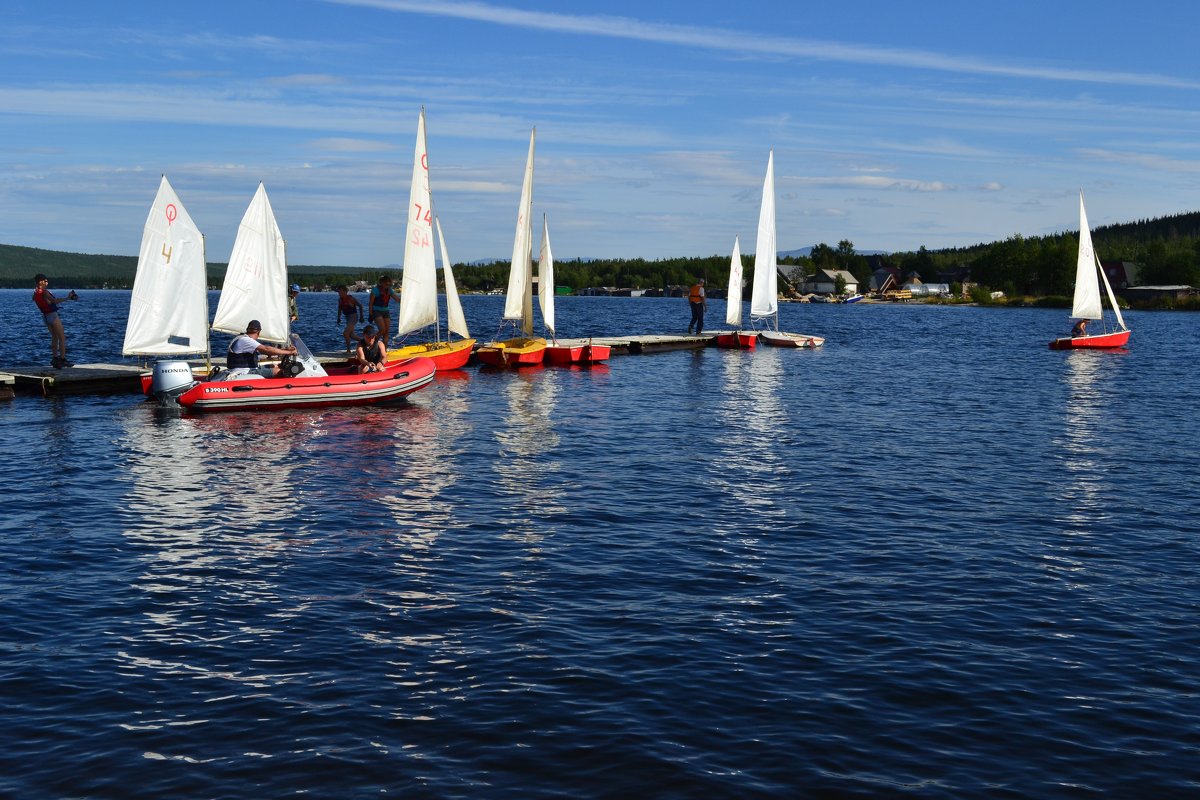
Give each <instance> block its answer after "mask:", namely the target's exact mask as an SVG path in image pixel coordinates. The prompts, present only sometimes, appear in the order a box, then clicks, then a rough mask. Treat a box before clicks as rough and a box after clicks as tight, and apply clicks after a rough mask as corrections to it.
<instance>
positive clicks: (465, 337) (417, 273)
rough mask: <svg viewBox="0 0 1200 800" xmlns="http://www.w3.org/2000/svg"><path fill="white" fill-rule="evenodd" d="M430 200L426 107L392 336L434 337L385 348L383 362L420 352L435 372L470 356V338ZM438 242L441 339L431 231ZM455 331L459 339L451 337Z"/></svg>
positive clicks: (419, 121) (415, 159)
mask: <svg viewBox="0 0 1200 800" xmlns="http://www.w3.org/2000/svg"><path fill="white" fill-rule="evenodd" d="M432 206H433V199H432V193H431V192H430V188H429V149H428V147H427V145H426V139H425V109H424V108H422V109H421V115H420V116H419V117H418V118H417V145H416V151H415V153H414V154H413V173H412V187H411V189H410V190H409V196H408V235H407V237H406V238H405V240H404V277H403V279H402V282H401V291H400V315H399V317H398V318H397V319H396V335H398V336H402V335H404V334H408V333H412V332H413V331H417V330H420V329H422V328H425V327H428V326H430V325H432V326H433V336H434V341H432V342H422V343H419V344H409V345H405V346H402V347H398V348H393V349H390V350H388V353H387V357H388V361H395V360H400V359H404V358H412V357H414V356H419V357H422V358H430V359H433V364H434V366H435V367H436V368H437V370H438V371H439V372H441V371H443V370H449V369H459V368H461V367H463V366H465V365H466V363H467V361H468V359H470V358H471V348H472V347H474V345H475V340H474V339H472V338H470V333H469V332H468V331H467V321H466V317H465V316H464V315H463V310H462V303H460V302H459V299H458V287H457V286H456V285H455V283H454V271H453V270H452V269H451V267H450V257H449V255H448V253H447V251H446V237H445V236H443V235H442V225H441V222H439V221H438V220H437V219H436V218H435V217H434V216H433V208H432ZM435 225H436V226H437V238H438V241H439V242H440V243H441V251H442V252H441V255H442V276H443V278H444V279H445V283H446V339H445V341H443V340H442V337H441V323H440V320H439V319H438V292H437V260H436V259H435V258H434V252H433V229H434V226H435ZM451 333H457V334H458V335H459V336H460V337H462V338H461V339H459V340H457V341H451V340H450V334H451Z"/></svg>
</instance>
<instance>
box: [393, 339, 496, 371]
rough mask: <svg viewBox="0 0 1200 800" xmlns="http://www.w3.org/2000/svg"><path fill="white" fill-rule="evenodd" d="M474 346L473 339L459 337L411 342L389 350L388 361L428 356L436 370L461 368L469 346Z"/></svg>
mask: <svg viewBox="0 0 1200 800" xmlns="http://www.w3.org/2000/svg"><path fill="white" fill-rule="evenodd" d="M474 346H475V340H474V339H461V340H459V341H457V342H426V343H424V344H413V345H408V346H407V347H400V348H397V349H393V350H389V351H388V354H387V357H388V361H393V360H397V359H404V358H428V359H430V360H431V361H433V366H434V367H435V368H436V369H437V371H438V372H445V371H446V370H450V369H462V368H463V367H465V366H466V365H467V362H468V361H470V359H471V348H473V347H474Z"/></svg>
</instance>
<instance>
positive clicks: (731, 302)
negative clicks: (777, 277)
mask: <svg viewBox="0 0 1200 800" xmlns="http://www.w3.org/2000/svg"><path fill="white" fill-rule="evenodd" d="M728 298H729V299H728V301H727V302H726V306H727V308H726V311H725V324H726V325H732V326H733V327H735V328H740V327H741V326H742V249H741V245H740V243H739V242H738V237H736V236H735V237H733V257H732V258H730V259H729V294H728Z"/></svg>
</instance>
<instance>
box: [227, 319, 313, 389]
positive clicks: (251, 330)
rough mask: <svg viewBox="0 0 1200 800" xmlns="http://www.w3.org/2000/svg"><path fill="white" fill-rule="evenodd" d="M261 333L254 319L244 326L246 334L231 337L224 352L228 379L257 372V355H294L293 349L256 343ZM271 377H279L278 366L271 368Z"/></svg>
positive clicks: (260, 327)
mask: <svg viewBox="0 0 1200 800" xmlns="http://www.w3.org/2000/svg"><path fill="white" fill-rule="evenodd" d="M261 333H262V325H261V324H259V321H258V320H256V319H252V320H250V322H249V323H248V324H247V325H246V332H245V333H239V334H238V335H237V336H235V337H233V341H232V342H230V343H229V349H228V350H226V351H225V366H226V367H228V368H229V377H231V378H236V377H239V376H242V375H248V374H250V373H255V372H258V354H259V353H262V354H263V355H266V356H290V355H295V354H296V348H295V347H288V348H283V347H274V346H272V345H269V344H263V343H262V342H260V341H258V337H259V334H261ZM271 377H272V378H278V377H279V365H278V364H276V365H274V366H272V367H271Z"/></svg>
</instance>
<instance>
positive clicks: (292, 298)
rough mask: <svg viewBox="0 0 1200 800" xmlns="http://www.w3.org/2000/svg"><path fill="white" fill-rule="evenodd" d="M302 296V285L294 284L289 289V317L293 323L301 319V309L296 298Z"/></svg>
mask: <svg viewBox="0 0 1200 800" xmlns="http://www.w3.org/2000/svg"><path fill="white" fill-rule="evenodd" d="M299 295H300V284H298V283H293V284H292V285H291V286H289V287H288V316H289V317H291V320H292V322H295V321H296V320H298V319H300V307H299V306H297V305H296V298H297V297H298V296H299Z"/></svg>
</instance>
